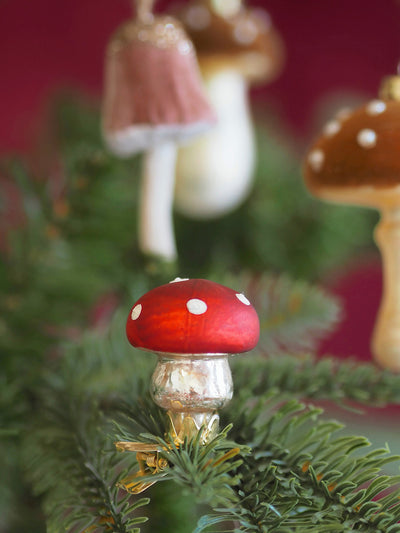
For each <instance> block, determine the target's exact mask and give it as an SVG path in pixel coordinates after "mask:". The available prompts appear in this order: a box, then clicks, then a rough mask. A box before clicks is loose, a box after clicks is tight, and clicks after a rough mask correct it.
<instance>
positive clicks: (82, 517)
mask: <svg viewBox="0 0 400 533" xmlns="http://www.w3.org/2000/svg"><path fill="white" fill-rule="evenodd" d="M64 392H66V391H64ZM63 400H64V401H63ZM47 402H49V403H47ZM47 402H46V403H45V405H44V406H43V411H42V414H41V416H40V419H39V420H38V421H37V426H36V427H35V428H34V430H33V431H32V432H31V433H30V435H29V437H28V438H27V441H26V443H25V460H26V465H27V468H28V471H29V477H30V480H31V482H32V484H33V486H34V489H35V492H36V493H37V494H39V495H41V496H42V497H43V507H44V511H45V514H46V516H47V518H48V531H49V533H52V532H54V533H59V532H60V531H61V530H66V531H69V532H71V533H82V532H85V533H89V532H92V531H95V532H103V531H113V532H115V533H127V532H136V533H138V532H139V531H140V528H139V527H137V526H138V525H140V524H141V523H143V522H145V521H146V520H147V518H146V517H144V516H141V515H139V516H138V513H137V511H138V510H140V508H141V507H143V506H145V505H147V504H148V503H149V501H150V500H149V499H148V498H142V499H135V498H133V497H127V496H126V495H123V494H121V492H120V491H119V490H118V488H117V486H116V483H117V481H118V480H119V479H120V478H121V477H124V476H126V474H127V472H128V471H131V469H132V467H133V461H134V458H133V457H129V456H126V457H125V458H124V464H122V463H121V457H120V455H118V454H117V453H116V452H113V451H111V449H110V445H109V443H107V439H106V436H105V435H106V433H107V430H106V424H105V422H104V420H102V416H101V413H100V412H99V408H98V405H97V403H96V402H94V401H93V399H90V398H87V399H84V398H80V399H79V400H78V399H76V398H74V397H71V396H70V395H69V394H61V393H60V391H57V393H56V394H55V392H54V391H53V393H51V391H48V393H47Z"/></svg>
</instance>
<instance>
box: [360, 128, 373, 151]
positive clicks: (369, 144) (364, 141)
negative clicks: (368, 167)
mask: <svg viewBox="0 0 400 533" xmlns="http://www.w3.org/2000/svg"><path fill="white" fill-rule="evenodd" d="M357 142H358V144H359V145H360V146H361V147H362V148H373V147H374V146H375V145H376V133H375V131H374V130H371V129H369V128H365V129H363V130H360V131H359V132H358V134H357Z"/></svg>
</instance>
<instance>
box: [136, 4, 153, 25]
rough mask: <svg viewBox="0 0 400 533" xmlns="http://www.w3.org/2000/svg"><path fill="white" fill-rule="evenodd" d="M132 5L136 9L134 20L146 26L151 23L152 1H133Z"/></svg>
mask: <svg viewBox="0 0 400 533" xmlns="http://www.w3.org/2000/svg"><path fill="white" fill-rule="evenodd" d="M133 4H134V7H136V18H137V19H138V21H139V22H141V23H143V24H148V23H149V22H152V21H153V19H154V16H153V5H154V0H134V2H133Z"/></svg>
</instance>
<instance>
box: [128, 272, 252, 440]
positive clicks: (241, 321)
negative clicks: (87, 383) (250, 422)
mask: <svg viewBox="0 0 400 533" xmlns="http://www.w3.org/2000/svg"><path fill="white" fill-rule="evenodd" d="M259 330H260V326H259V320H258V316H257V313H256V311H255V309H254V308H253V306H252V305H251V304H250V302H249V301H248V300H247V298H246V297H245V296H244V295H243V294H241V293H238V292H237V291H234V290H232V289H229V288H228V287H225V286H223V285H220V284H218V283H214V282H212V281H207V280H203V279H191V280H189V279H180V278H177V279H176V280H174V281H173V282H171V283H169V284H167V285H162V286H161V287H157V288H155V289H153V290H151V291H150V292H148V293H147V294H145V295H144V296H142V297H141V298H139V300H138V301H137V302H136V303H135V305H134V306H133V308H132V309H131V312H130V313H129V317H128V320H127V325H126V331H127V336H128V339H129V342H130V343H131V344H132V345H133V346H135V347H136V348H140V349H142V350H148V351H152V352H155V353H157V354H158V357H159V360H158V364H157V366H156V369H155V371H154V373H153V376H152V380H151V393H152V396H153V399H154V401H155V402H156V404H157V405H159V406H160V407H162V408H163V409H166V410H167V411H168V415H169V419H170V424H171V426H170V432H171V434H172V435H173V436H174V439H175V441H176V443H177V444H179V443H180V442H182V441H183V439H184V438H185V437H191V436H193V435H195V434H197V432H198V431H199V430H200V428H201V427H202V426H205V429H204V431H203V434H202V439H203V442H207V441H208V440H210V439H211V438H212V437H213V436H214V435H215V433H216V431H217V430H218V422H219V416H218V414H217V413H216V411H217V409H219V408H221V407H223V406H224V405H226V404H227V403H228V402H229V400H230V399H231V398H232V393H233V385H232V376H231V371H230V368H229V364H228V355H230V354H236V353H242V352H246V351H249V350H251V349H252V348H254V347H255V346H256V344H257V342H258V338H259Z"/></svg>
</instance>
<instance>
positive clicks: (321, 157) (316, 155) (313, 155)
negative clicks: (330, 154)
mask: <svg viewBox="0 0 400 533" xmlns="http://www.w3.org/2000/svg"><path fill="white" fill-rule="evenodd" d="M324 161H325V154H324V152H323V151H322V150H319V149H316V150H312V151H311V152H310V153H309V155H308V162H309V164H310V166H311V168H312V169H313V170H314V172H319V171H320V170H321V168H322V166H323V164H324Z"/></svg>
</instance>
